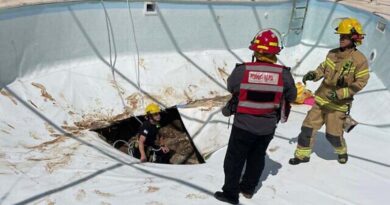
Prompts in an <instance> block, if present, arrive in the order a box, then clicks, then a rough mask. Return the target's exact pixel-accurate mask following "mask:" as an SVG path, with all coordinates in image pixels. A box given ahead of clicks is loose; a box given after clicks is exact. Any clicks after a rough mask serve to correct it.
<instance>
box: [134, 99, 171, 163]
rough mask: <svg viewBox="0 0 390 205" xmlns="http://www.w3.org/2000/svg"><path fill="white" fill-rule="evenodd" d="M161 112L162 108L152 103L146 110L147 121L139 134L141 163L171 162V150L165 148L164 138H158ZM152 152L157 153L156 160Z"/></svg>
mask: <svg viewBox="0 0 390 205" xmlns="http://www.w3.org/2000/svg"><path fill="white" fill-rule="evenodd" d="M160 112H161V109H160V107H159V106H158V105H157V104H155V103H150V104H149V105H148V106H146V108H145V113H146V121H144V122H143V124H142V126H141V128H140V129H139V132H138V134H139V137H138V150H139V155H140V161H141V162H146V161H152V162H158V163H168V162H169V148H168V147H167V146H165V144H164V138H163V137H160V136H158V130H159V128H160V120H161V116H160ZM152 152H155V153H154V154H155V156H156V159H152V158H151V157H152V156H153V153H152Z"/></svg>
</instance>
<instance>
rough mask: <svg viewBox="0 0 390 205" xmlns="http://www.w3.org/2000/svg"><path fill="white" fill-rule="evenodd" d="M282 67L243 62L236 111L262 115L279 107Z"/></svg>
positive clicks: (281, 94) (281, 89) (281, 93)
mask: <svg viewBox="0 0 390 205" xmlns="http://www.w3.org/2000/svg"><path fill="white" fill-rule="evenodd" d="M284 68H285V67H284V66H281V65H275V64H270V63H258V62H255V63H245V72H244V76H243V78H242V80H241V84H240V95H239V97H238V99H239V102H238V107H237V112H238V113H245V114H252V115H263V114H268V113H271V112H274V111H275V110H276V109H278V108H280V104H281V100H282V96H283V74H282V72H283V69H284Z"/></svg>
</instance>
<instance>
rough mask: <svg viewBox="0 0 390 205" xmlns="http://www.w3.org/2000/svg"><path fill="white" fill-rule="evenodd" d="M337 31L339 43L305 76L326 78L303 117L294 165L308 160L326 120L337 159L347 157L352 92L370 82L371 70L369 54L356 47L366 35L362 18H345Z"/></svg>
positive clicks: (327, 130) (304, 81)
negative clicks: (348, 122)
mask: <svg viewBox="0 0 390 205" xmlns="http://www.w3.org/2000/svg"><path fill="white" fill-rule="evenodd" d="M336 34H339V35H340V47H339V48H336V49H332V50H330V51H329V53H328V55H327V56H326V59H325V60H324V62H322V63H321V64H320V65H319V66H318V67H317V69H316V70H314V71H309V72H308V73H307V74H306V75H304V76H303V83H306V81H309V80H312V81H318V80H320V79H323V80H322V83H321V85H320V87H319V88H318V89H317V90H316V92H315V102H316V103H315V105H314V106H313V107H312V108H311V110H310V111H309V112H308V113H307V115H306V118H305V120H304V121H303V125H302V127H301V133H300V134H299V136H298V145H297V148H296V150H295V154H294V158H291V159H290V160H289V163H290V164H292V165H296V164H299V163H302V162H309V160H310V154H311V152H312V146H313V142H314V139H315V136H316V133H317V130H319V129H320V128H321V127H322V125H323V124H325V126H326V138H327V140H328V141H329V142H330V144H331V145H332V146H333V147H334V148H335V152H336V154H337V155H338V162H339V163H341V164H345V163H346V162H347V161H348V154H347V145H346V143H345V139H344V137H343V133H344V130H343V126H344V122H345V119H346V113H348V112H349V110H350V108H351V103H352V101H353V96H354V95H355V94H356V93H357V92H359V91H360V90H361V89H363V87H364V86H365V85H366V84H367V81H368V78H369V70H368V63H367V59H366V57H365V56H364V55H363V54H362V53H361V52H360V51H359V50H357V49H356V46H357V45H360V44H361V43H362V40H363V38H364V35H365V34H364V33H363V29H362V26H361V24H360V23H359V21H358V20H356V19H354V18H344V19H342V20H341V21H340V23H339V24H338V27H337V28H336Z"/></svg>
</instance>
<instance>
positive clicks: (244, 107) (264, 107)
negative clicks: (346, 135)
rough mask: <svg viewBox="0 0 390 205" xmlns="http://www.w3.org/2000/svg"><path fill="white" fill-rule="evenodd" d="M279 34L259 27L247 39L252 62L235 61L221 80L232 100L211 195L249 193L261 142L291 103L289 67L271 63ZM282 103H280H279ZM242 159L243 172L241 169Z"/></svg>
mask: <svg viewBox="0 0 390 205" xmlns="http://www.w3.org/2000/svg"><path fill="white" fill-rule="evenodd" d="M280 40H281V39H280V35H279V38H278V32H277V31H276V30H273V29H265V30H262V31H260V32H259V33H258V34H257V35H256V36H255V37H254V39H253V40H252V42H251V45H250V46H249V49H250V50H252V51H253V56H252V62H248V63H244V64H237V65H236V67H235V68H234V70H233V72H232V73H231V75H230V76H229V77H228V80H227V89H228V91H229V92H230V93H232V95H233V98H232V99H234V96H236V98H237V99H238V102H237V105H235V106H230V107H235V108H234V110H235V111H233V112H224V115H226V113H231V114H234V115H235V117H234V122H233V126H232V130H231V134H230V139H229V143H228V147H227V151H226V156H225V160H224V172H225V183H224V185H223V187H222V190H223V191H222V192H221V191H217V192H215V194H214V196H215V198H216V199H218V200H220V201H224V202H228V203H231V204H237V203H239V193H240V192H241V194H242V195H243V196H244V197H246V198H252V196H253V194H254V192H255V191H256V190H255V188H256V186H257V185H258V183H259V179H260V176H261V173H262V171H263V169H264V160H265V155H266V150H267V147H268V145H269V143H270V141H271V139H272V138H273V136H274V133H275V129H276V125H277V123H278V121H279V119H281V118H282V119H285V117H283V116H282V115H284V113H285V112H284V111H282V110H284V109H282V107H285V106H284V105H285V104H287V103H291V102H294V100H295V98H296V94H297V91H296V87H295V83H294V79H293V77H292V75H291V73H290V70H289V68H287V67H285V66H281V65H277V64H275V63H276V62H277V57H276V55H277V54H278V53H279V52H280V51H281V49H282V44H281V42H280ZM284 102H286V103H284ZM245 163H246V169H245V173H244V175H243V177H242V180H241V181H240V178H241V173H242V170H243V167H244V164H245Z"/></svg>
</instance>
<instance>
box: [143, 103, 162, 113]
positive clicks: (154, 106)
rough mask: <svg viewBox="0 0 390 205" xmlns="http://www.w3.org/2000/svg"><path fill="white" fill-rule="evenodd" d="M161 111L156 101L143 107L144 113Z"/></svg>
mask: <svg viewBox="0 0 390 205" xmlns="http://www.w3.org/2000/svg"><path fill="white" fill-rule="evenodd" d="M160 111H161V109H160V107H159V106H158V105H157V104H156V103H150V104H149V105H148V106H146V108H145V112H146V114H156V113H159V112H160Z"/></svg>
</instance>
